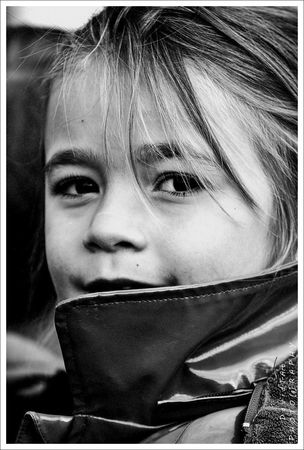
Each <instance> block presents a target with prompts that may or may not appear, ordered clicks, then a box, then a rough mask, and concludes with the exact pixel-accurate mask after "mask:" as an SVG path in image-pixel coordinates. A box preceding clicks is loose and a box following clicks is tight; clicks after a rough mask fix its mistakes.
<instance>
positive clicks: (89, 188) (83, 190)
mask: <svg viewBox="0 0 304 450" xmlns="http://www.w3.org/2000/svg"><path fill="white" fill-rule="evenodd" d="M75 188H76V192H77V194H87V193H89V192H97V190H96V188H95V187H94V184H93V183H91V182H89V181H82V182H78V183H76V186H75Z"/></svg>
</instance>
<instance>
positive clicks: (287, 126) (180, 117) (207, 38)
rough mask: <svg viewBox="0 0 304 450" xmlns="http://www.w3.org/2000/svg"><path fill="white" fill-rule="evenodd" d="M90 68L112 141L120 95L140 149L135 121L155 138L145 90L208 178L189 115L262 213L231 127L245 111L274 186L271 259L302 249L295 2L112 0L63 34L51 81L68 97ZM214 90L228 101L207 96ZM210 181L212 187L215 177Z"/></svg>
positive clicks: (213, 156)
mask: <svg viewBox="0 0 304 450" xmlns="http://www.w3.org/2000/svg"><path fill="white" fill-rule="evenodd" d="M88 71H92V72H91V74H92V75H91V76H92V79H94V80H97V82H98V83H99V85H100V91H101V92H102V104H103V107H104V109H105V111H106V114H105V116H104V119H103V123H102V124H101V126H102V127H103V131H104V133H103V136H104V144H105V147H107V125H108V111H109V108H110V102H113V101H116V102H117V105H118V106H119V114H121V115H122V114H123V107H122V105H123V101H126V99H127V101H128V105H129V108H128V112H127V124H128V130H129V150H130V153H131V155H132V130H133V128H134V125H135V123H136V121H137V122H140V123H141V125H142V126H143V129H144V130H145V132H146V134H147V137H149V130H148V127H147V126H146V125H145V120H144V117H143V114H142V105H141V101H142V93H143V89H145V90H146V91H147V92H148V93H149V95H150V97H151V98H152V101H153V104H154V106H155V108H156V110H157V112H158V113H159V117H160V119H161V123H162V126H163V129H164V132H165V133H166V134H168V133H169V130H171V131H172V130H174V131H175V134H174V135H175V136H176V143H175V144H176V145H177V146H178V148H179V151H180V152H181V154H182V155H183V156H184V157H185V158H186V159H187V160H188V161H189V162H190V163H191V165H193V168H194V170H195V171H196V173H198V174H199V176H204V178H205V179H206V178H207V182H208V173H207V174H206V173H204V174H203V173H202V168H201V165H200V166H199V164H197V162H196V161H195V160H194V158H193V157H192V156H191V152H190V151H189V149H188V148H187V145H185V144H183V140H182V139H181V137H180V131H179V130H180V128H181V121H182V123H183V124H184V123H187V124H188V127H187V130H188V132H189V133H190V134H191V135H192V139H193V140H198V141H199V142H200V143H202V144H203V145H204V148H207V149H209V150H208V151H209V154H208V157H210V164H211V165H213V166H215V167H220V168H221V169H222V170H224V172H225V174H226V175H227V176H228V178H229V179H230V180H231V182H232V183H233V184H234V185H235V187H236V188H237V189H238V191H239V192H240V194H241V195H242V197H243V199H244V200H245V201H246V203H247V204H248V205H249V206H250V208H252V209H253V210H254V211H255V212H256V213H258V211H259V205H258V204H257V202H256V199H255V198H253V196H252V195H251V193H250V192H249V191H248V189H247V188H246V186H245V183H244V180H243V179H242V173H241V171H240V170H237V169H236V167H235V164H234V161H235V160H236V159H238V160H239V161H241V162H242V163H243V164H246V155H244V154H242V152H238V151H237V149H236V148H235V145H234V142H235V137H234V136H233V135H232V133H231V131H230V130H229V127H228V126H226V127H225V121H226V122H227V120H229V117H233V118H235V119H237V122H238V123H239V124H240V127H241V128H242V130H243V131H245V133H246V136H247V137H248V139H249V141H250V143H251V145H252V147H253V149H254V152H255V154H256V156H257V158H258V160H259V163H260V165H261V168H262V170H263V172H264V174H265V175H266V177H267V181H268V183H269V185H270V187H271V191H272V194H273V210H272V213H271V217H270V224H271V225H270V234H271V237H272V239H273V246H272V247H273V248H272V253H271V255H269V262H268V267H278V266H279V265H282V264H284V263H287V262H291V261H293V260H294V259H295V258H296V252H297V9H296V8H288V7H284V8H282V7H187V6H185V7H106V8H104V9H103V10H102V11H101V12H100V13H98V14H96V15H94V16H93V17H92V18H91V19H90V21H89V22H88V23H87V24H86V25H85V26H84V27H83V28H81V29H79V30H77V31H75V32H73V33H70V34H67V36H66V39H65V40H64V41H62V42H61V43H60V45H59V46H58V54H57V57H56V59H55V61H54V65H53V69H52V70H51V72H50V80H51V83H57V86H58V82H59V85H60V89H61V94H62V99H63V101H64V97H65V95H68V90H69V83H71V82H73V80H74V79H75V78H77V77H79V76H82V75H84V74H87V73H88ZM93 77H94V78H93ZM60 83H61V84H60ZM210 92H211V94H210ZM198 94H203V95H198ZM211 95H215V96H216V98H217V99H218V100H220V102H219V103H220V105H225V106H221V107H219V106H218V102H212V101H209V102H204V101H202V100H201V99H204V98H209V99H210V98H211V97H210V96H211ZM183 128H184V126H183ZM120 131H122V130H117V133H119V132H120ZM206 144H207V145H206ZM209 181H210V180H209ZM207 186H208V183H207ZM209 190H210V193H211V195H212V186H211V181H210V187H209Z"/></svg>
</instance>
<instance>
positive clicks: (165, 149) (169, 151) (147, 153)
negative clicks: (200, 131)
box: [135, 142, 210, 164]
mask: <svg viewBox="0 0 304 450" xmlns="http://www.w3.org/2000/svg"><path fill="white" fill-rule="evenodd" d="M185 146H186V147H187V150H188V154H189V156H191V157H192V158H194V159H199V160H204V161H209V162H210V157H209V156H208V155H207V154H206V153H204V152H198V151H197V150H196V149H195V148H194V147H193V146H192V145H189V144H185ZM135 153H136V160H138V161H139V162H140V163H143V164H151V163H153V162H155V161H159V160H162V159H170V158H180V159H185V156H184V155H183V153H182V152H181V149H180V148H179V146H178V145H177V144H176V143H175V142H168V143H167V142H161V143H158V144H144V145H142V146H140V147H139V148H138V149H137V150H136V152H135Z"/></svg>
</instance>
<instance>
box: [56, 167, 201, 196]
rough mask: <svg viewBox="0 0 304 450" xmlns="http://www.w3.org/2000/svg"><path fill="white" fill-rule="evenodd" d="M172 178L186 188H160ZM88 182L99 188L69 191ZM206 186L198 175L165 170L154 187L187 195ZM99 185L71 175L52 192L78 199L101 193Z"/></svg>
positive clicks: (165, 191)
mask: <svg viewBox="0 0 304 450" xmlns="http://www.w3.org/2000/svg"><path fill="white" fill-rule="evenodd" d="M171 179H175V181H176V180H178V181H182V183H183V184H184V185H185V188H186V189H185V190H181V191H169V190H165V189H163V190H162V189H160V187H161V184H162V183H165V182H166V181H169V180H171ZM79 181H81V182H83V183H85V182H87V183H88V184H90V185H93V186H96V187H97V189H98V190H96V191H95V190H93V192H91V191H88V192H85V193H79V194H77V193H76V194H71V193H68V192H67V191H68V189H69V188H71V187H72V186H73V185H74V184H75V185H76V183H77V182H79ZM191 181H194V182H195V184H196V186H195V188H194V189H193V188H191V186H190V183H191ZM205 189H206V188H205V186H204V185H203V184H202V182H201V181H200V180H199V179H198V177H197V176H196V175H193V174H190V173H186V172H172V171H171V172H164V173H162V174H161V175H160V176H158V178H157V179H156V181H155V183H154V187H153V192H157V191H159V192H164V193H166V194H168V195H171V196H174V197H187V196H190V195H194V194H195V193H196V192H198V191H201V190H205ZM99 191H100V190H99V186H98V183H96V182H95V181H94V180H92V179H91V178H90V177H86V176H83V175H69V176H66V177H65V178H63V179H62V180H59V181H58V182H56V183H54V185H53V186H51V192H52V194H53V195H60V196H61V197H63V198H68V199H77V198H80V197H82V196H85V195H86V194H90V193H99Z"/></svg>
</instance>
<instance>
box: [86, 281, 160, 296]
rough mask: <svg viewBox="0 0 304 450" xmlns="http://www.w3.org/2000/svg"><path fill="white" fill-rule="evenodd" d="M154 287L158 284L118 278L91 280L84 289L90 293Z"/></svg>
mask: <svg viewBox="0 0 304 450" xmlns="http://www.w3.org/2000/svg"><path fill="white" fill-rule="evenodd" d="M156 287H159V285H155V284H154V285H153V284H149V283H143V282H141V281H134V280H129V279H127V278H118V279H113V280H106V279H97V280H93V281H91V282H89V283H87V284H86V285H85V290H86V291H87V292H88V293H90V294H92V293H94V292H110V291H126V290H130V289H149V288H156Z"/></svg>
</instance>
